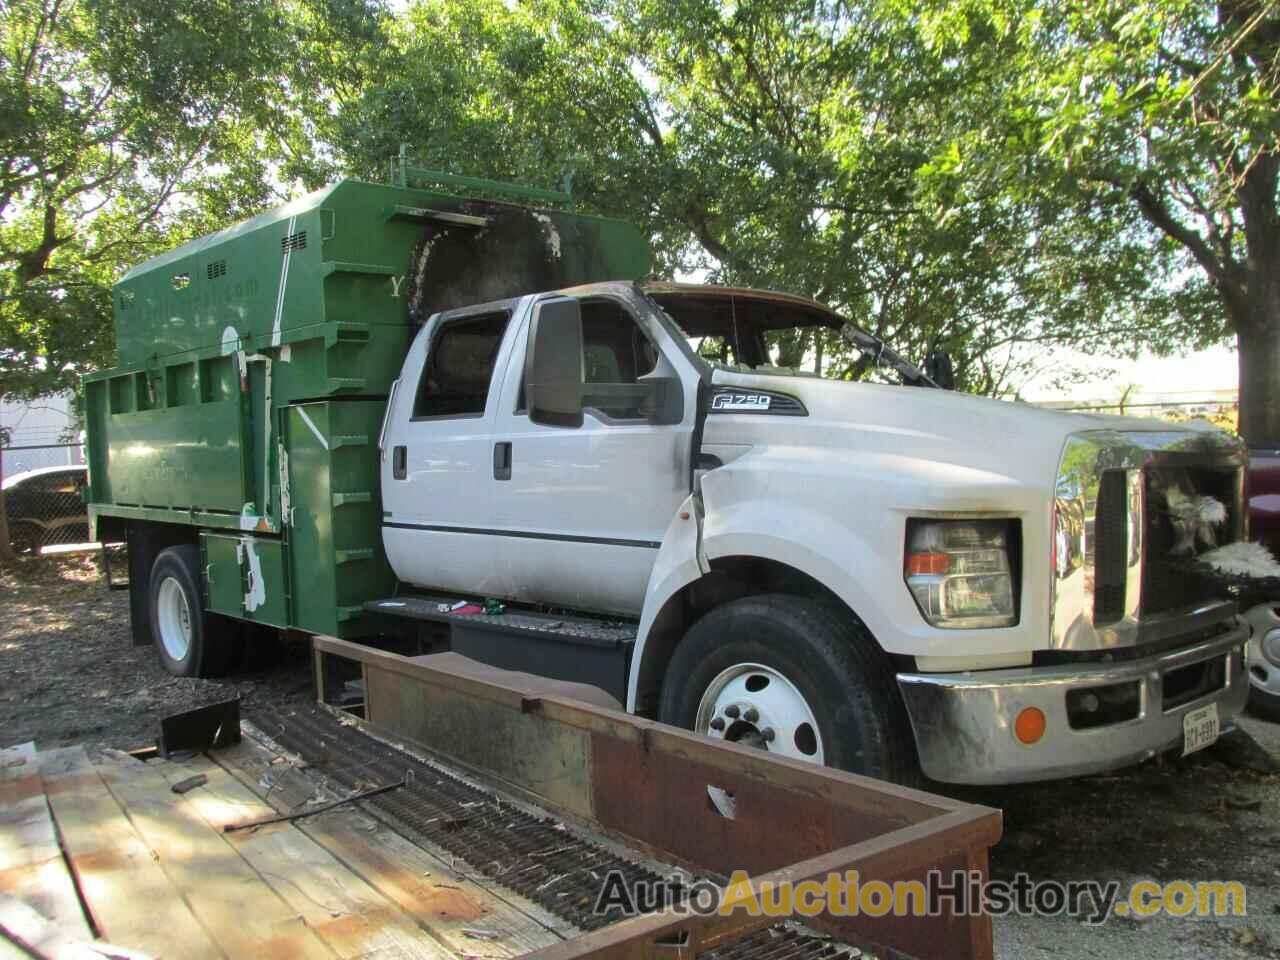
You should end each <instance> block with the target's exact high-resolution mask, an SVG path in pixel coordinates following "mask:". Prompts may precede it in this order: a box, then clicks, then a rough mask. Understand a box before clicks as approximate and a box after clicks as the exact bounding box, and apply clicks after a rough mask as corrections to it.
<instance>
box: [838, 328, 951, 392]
mask: <svg viewBox="0 0 1280 960" xmlns="http://www.w3.org/2000/svg"><path fill="white" fill-rule="evenodd" d="M840 336H842V337H844V338H845V340H847V341H849V343H851V344H853V346H855V347H857V348H858V349H859V350H861V351H863V352H864V353H867V354H869V355H870V356H871V361H872V363H873V364H874V365H875V367H876V369H877V370H878V369H880V368H881V367H888V368H889V369H891V370H894V371H895V372H897V373H898V374H899V375H900V376H901V377H902V379H903V380H905V381H906V382H907V383H910V384H914V385H915V386H918V387H933V388H934V389H935V390H941V389H942V388H941V387H940V386H938V384H937V383H935V382H934V381H933V380H931V379H930V378H929V377H928V376H927V375H926V374H925V372H924V371H923V370H921V369H920V368H919V367H917V366H916V365H915V364H914V363H912V362H911V361H910V360H905V359H903V358H902V357H900V356H899V355H898V354H896V353H894V352H893V350H891V349H890V348H889V346H888V345H887V344H886V343H885V342H884V341H883V340H881V339H880V338H879V337H877V336H873V335H872V334H870V333H867V331H865V330H862V329H860V328H858V327H855V326H854V325H853V324H851V323H846V324H845V325H844V326H843V327H841V328H840Z"/></svg>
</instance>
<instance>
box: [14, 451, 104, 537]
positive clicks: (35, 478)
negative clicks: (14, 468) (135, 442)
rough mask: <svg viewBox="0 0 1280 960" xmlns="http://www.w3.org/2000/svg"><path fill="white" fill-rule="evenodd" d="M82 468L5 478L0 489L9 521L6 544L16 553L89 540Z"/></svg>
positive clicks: (45, 469) (51, 469)
mask: <svg viewBox="0 0 1280 960" xmlns="http://www.w3.org/2000/svg"><path fill="white" fill-rule="evenodd" d="M87 482H88V470H87V469H86V468H85V467H84V466H68V467H43V468H41V469H39V470H28V471H26V472H25V473H16V474H14V475H13V476H12V477H7V478H6V479H5V481H4V483H3V485H0V490H3V492H4V506H5V513H6V515H7V517H8V519H9V542H10V543H12V544H13V548H14V549H15V550H17V551H19V552H20V553H36V552H38V551H39V550H40V548H41V547H47V546H50V545H51V544H56V543H84V542H85V541H87V540H88V539H89V513H88V510H87V509H86V508H85V504H84V496H83V494H84V488H85V485H86V483H87Z"/></svg>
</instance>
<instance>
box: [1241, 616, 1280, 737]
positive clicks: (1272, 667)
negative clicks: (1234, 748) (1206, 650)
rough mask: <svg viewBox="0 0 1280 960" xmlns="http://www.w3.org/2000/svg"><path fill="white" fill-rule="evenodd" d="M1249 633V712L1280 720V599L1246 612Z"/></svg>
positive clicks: (1266, 718) (1264, 717)
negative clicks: (1279, 601) (1278, 601)
mask: <svg viewBox="0 0 1280 960" xmlns="http://www.w3.org/2000/svg"><path fill="white" fill-rule="evenodd" d="M1245 619H1246V620H1247V621H1248V622H1249V627H1250V629H1251V631H1252V633H1251V635H1250V637H1249V662H1248V670H1249V704H1248V709H1249V712H1250V713H1252V714H1253V715H1254V716H1255V717H1260V718H1262V719H1263V720H1273V721H1275V722H1277V723H1280V603H1260V604H1258V605H1257V606H1255V607H1251V608H1250V609H1249V611H1248V612H1247V613H1245Z"/></svg>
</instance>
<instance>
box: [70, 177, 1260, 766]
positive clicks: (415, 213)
mask: <svg viewBox="0 0 1280 960" xmlns="http://www.w3.org/2000/svg"><path fill="white" fill-rule="evenodd" d="M398 171H399V172H398V176H397V178H396V179H397V182H396V183H394V184H391V185H382V184H370V183H361V182H358V181H350V180H348V181H343V182H342V183H339V184H336V185H334V186H332V187H329V188H326V189H325V190H322V191H319V192H317V193H315V194H312V195H309V196H307V197H303V198H299V199H298V200H296V201H294V202H292V203H290V204H288V205H286V206H285V207H282V208H280V209H278V210H274V211H270V212H268V213H264V214H262V215H261V216H259V217H255V218H254V219H252V220H249V221H246V222H245V223H243V224H240V225H238V226H236V227H233V228H230V229H228V230H225V231H222V232H221V233H218V234H214V235H211V236H209V237H205V238H201V239H199V240H196V241H193V242H191V243H189V244H186V245H184V246H182V247H179V248H177V249H175V250H173V251H170V252H168V253H166V254H163V255H161V256H159V257H156V258H154V259H152V260H151V261H148V262H147V263H145V264H142V265H140V266H139V267H137V268H135V269H134V270H132V271H130V272H129V274H128V275H126V276H125V277H124V278H122V279H121V281H120V283H119V284H117V286H116V289H115V291H114V292H113V300H114V303H115V315H116V334H117V337H116V339H117V347H118V353H119V366H117V367H116V368H114V369H112V370H106V371H103V372H101V373H96V374H93V375H92V376H90V377H87V378H86V382H85V409H86V429H87V432H88V445H87V446H88V456H89V478H90V482H89V496H88V501H89V511H90V516H91V519H92V522H93V524H94V527H95V530H94V532H95V535H96V536H98V537H99V538H101V539H103V540H104V541H108V540H111V541H114V540H118V539H126V540H127V541H128V543H129V547H130V549H129V567H130V571H129V572H130V576H129V580H130V588H131V591H132V595H131V598H130V609H131V615H132V621H133V637H134V642H136V643H155V645H156V648H157V652H158V654H159V656H160V658H161V661H162V662H163V664H164V666H165V668H166V669H168V670H169V671H171V672H172V673H175V674H179V675H199V674H207V673H212V672H216V671H218V670H219V669H222V668H225V667H226V665H227V663H228V661H229V659H230V658H229V654H230V653H231V652H232V650H233V649H234V646H235V644H236V643H237V642H238V641H237V638H239V640H240V641H242V640H243V639H244V637H243V635H242V633H241V632H240V631H239V629H238V627H237V624H239V623H249V624H257V625H262V626H269V627H274V628H288V629H292V630H297V631H303V632H307V633H311V634H331V635H336V636H339V637H341V638H346V639H358V640H368V641H371V642H392V641H394V642H398V643H403V644H405V645H412V646H414V647H416V648H417V649H418V650H420V651H427V650H432V651H434V650H442V649H450V650H453V651H456V652H459V653H462V654H464V655H466V656H470V657H473V658H475V659H479V660H483V661H486V662H488V663H490V664H493V665H496V666H500V667H507V668H510V669H519V670H526V671H532V672H538V673H542V674H545V675H548V676H553V677H557V678H560V679H567V680H576V681H585V682H588V683H592V684H594V685H596V686H598V687H601V688H603V689H604V690H606V691H608V692H609V693H610V694H612V695H613V696H614V697H615V698H616V700H617V701H618V702H619V704H620V705H623V706H625V708H626V709H628V710H632V711H636V712H639V713H642V714H645V715H648V716H656V717H659V718H661V719H663V720H666V721H669V722H671V723H674V724H679V725H681V726H684V727H689V728H693V729H696V730H698V731H700V732H702V733H705V734H707V735H708V736H713V737H722V738H726V739H729V740H735V741H739V742H742V743H747V744H752V745H755V746H757V747H760V748H762V749H766V750H769V751H772V752H776V753H780V754H783V755H786V756H789V757H794V758H800V759H805V760H811V761H815V762H822V763H828V764H833V765H837V766H840V767H845V768H848V769H851V770H855V771H859V772H863V773H868V774H871V775H873V776H878V777H884V778H889V779H897V780H910V779H912V778H913V777H914V776H917V775H918V774H919V772H921V771H923V773H924V774H926V775H927V776H929V777H931V778H934V779H935V780H939V781H947V782H953V783H1003V782H1012V781H1019V780H1033V779H1038V778H1051V777H1063V776H1070V775H1075V774H1082V773H1088V772H1091V771H1099V770H1106V769H1109V768H1113V767H1118V766H1121V765H1124V764H1129V763H1133V762H1136V761H1139V760H1142V759H1144V758H1147V757H1151V756H1154V755H1155V754H1157V753H1160V752H1162V751H1170V750H1172V751H1184V752H1186V751H1191V750H1195V749H1198V748H1200V747H1203V746H1205V745H1206V744H1208V743H1211V742H1212V741H1213V740H1214V739H1215V738H1216V737H1217V735H1218V732H1219V730H1220V729H1221V728H1222V726H1223V725H1224V724H1226V723H1227V722H1229V721H1230V719H1231V717H1232V716H1233V715H1234V714H1235V713H1236V711H1237V710H1239V709H1240V708H1241V706H1242V704H1243V703H1244V700H1245V698H1246V696H1247V694H1248V689H1249V682H1248V678H1247V676H1246V674H1245V672H1244V670H1245V667H1244V650H1245V645H1246V641H1247V639H1248V637H1247V632H1246V628H1245V627H1244V626H1243V625H1242V622H1241V621H1240V620H1239V619H1238V618H1237V616H1236V611H1235V603H1234V601H1233V600H1232V599H1231V598H1230V597H1229V596H1225V595H1224V593H1223V588H1222V587H1220V586H1218V585H1217V584H1216V583H1215V582H1214V581H1213V580H1212V579H1210V578H1205V577H1203V576H1201V575H1200V573H1199V572H1198V568H1197V563H1196V560H1195V558H1196V556H1197V554H1198V553H1199V552H1200V551H1204V550H1207V549H1209V548H1211V547H1212V546H1213V545H1215V544H1217V545H1222V544H1228V543H1231V542H1233V541H1237V540H1240V539H1242V538H1243V537H1244V534H1245V513H1244V510H1243V502H1244V501H1243V496H1244V492H1243V475H1244V474H1243V471H1244V468H1245V465H1246V458H1245V452H1244V450H1243V448H1242V447H1241V445H1239V444H1238V443H1237V442H1235V441H1234V440H1232V439H1231V438H1229V437H1227V436H1226V435H1225V434H1222V433H1220V432H1217V431H1214V430H1212V429H1210V428H1208V427H1200V426H1194V425H1186V426H1172V425H1169V424H1163V423H1158V422H1154V421H1146V420H1126V419H1119V418H1112V417H1084V416H1072V415H1067V414H1062V413H1054V412H1050V411H1047V410H1041V409H1035V408H1032V407H1028V406H1025V405H1021V404H1014V403H1005V402H999V401H994V400H986V399H979V398H976V397H968V396H960V395H957V394H955V393H954V392H950V391H948V390H944V389H938V383H937V382H936V381H935V379H933V378H930V377H928V376H926V375H925V374H924V373H922V372H921V371H920V370H918V369H917V368H915V367H914V366H912V365H911V364H910V363H908V362H906V361H904V360H903V359H901V358H900V357H898V356H897V355H895V354H894V352H893V351H892V350H891V349H889V348H888V347H886V346H885V345H884V344H882V343H880V342H879V341H878V340H876V339H875V338H874V337H871V336H870V335H868V334H866V333H864V332H861V331H859V330H857V329H856V328H855V327H853V326H852V325H850V324H847V323H846V322H845V320H844V319H843V318H841V317H839V316H837V315H836V314H834V313H833V312H832V311H831V310H829V309H828V308H826V307H824V306H822V305H820V304H817V303H814V302H812V301H809V300H805V299H802V298H797V297H792V296H787V295H783V294H775V293H768V292H763V291H758V290H740V289H729V288H724V287H710V286H678V285H672V284H663V283H653V282H645V281H636V280H635V278H638V277H643V276H645V275H646V274H647V273H648V270H649V260H648V250H647V245H646V244H645V243H644V240H643V237H642V236H641V234H640V233H639V231H637V230H635V229H634V228H632V227H629V226H628V225H626V224H621V223H619V222H617V221H608V220H603V219H601V218H598V217H591V216H586V215H581V214H575V213H572V212H566V211H557V210H540V209H530V208H527V207H521V206H516V205H513V204H510V203H497V202H492V201H489V200H486V201H484V202H480V201H472V200H466V199H462V198H458V197H454V196H450V195H446V194H443V193H438V192H432V191H427V190H423V189H418V188H415V187H413V186H411V185H410V184H409V180H410V179H411V178H412V177H417V178H419V179H422V178H427V179H432V178H433V179H434V180H436V181H440V182H446V183H456V182H457V181H458V180H459V179H460V178H457V177H452V176H451V175H448V174H439V173H432V172H430V171H426V172H424V171H418V170H416V168H410V167H408V166H407V165H406V164H405V162H404V161H402V162H401V165H400V167H399V168H398ZM476 184H479V185H480V186H481V187H483V188H484V190H485V192H486V193H487V194H494V193H497V194H499V195H502V196H508V195H515V196H517V197H519V198H521V199H524V200H528V199H531V198H532V199H548V195H547V192H546V191H529V190H527V189H514V188H510V187H509V186H504V185H502V184H494V183H488V182H480V181H471V180H467V181H466V185H467V186H469V187H470V186H475V185H476ZM550 199H552V200H556V201H563V200H564V199H566V198H564V197H562V196H560V195H558V194H557V195H554V196H550ZM619 277H622V278H626V279H625V280H623V281H618V280H617V278H619ZM595 281H609V282H595ZM582 284H587V285H582ZM531 290H551V291H558V292H550V293H539V294H531V295H523V296H519V297H516V298H514V299H499V298H501V297H510V296H511V295H512V294H513V293H521V294H525V293H527V292H528V291H531ZM494 301H496V302H494ZM798 328H799V329H803V328H830V329H832V330H839V331H841V333H842V334H843V335H844V336H845V337H846V339H848V340H849V341H850V342H851V343H852V344H853V345H854V346H856V347H857V348H858V349H859V350H860V351H862V353H863V355H865V356H866V357H868V358H869V362H870V363H872V364H874V365H876V367H877V369H878V371H879V372H880V374H881V375H880V376H879V377H877V378H876V379H887V378H888V377H887V375H889V374H892V376H893V377H895V378H896V379H897V380H899V381H901V383H900V385H891V384H890V383H879V382H843V381H833V380H824V379H820V378H817V377H814V376H810V375H803V374H800V373H798V372H796V371H788V370H782V369H778V368H777V367H775V366H773V365H772V362H771V354H770V351H769V348H768V343H769V342H770V338H771V334H773V333H775V332H777V331H786V330H794V329H798ZM397 371H398V378H397ZM937 379H942V375H941V374H939V376H938V378H937ZM393 381H394V382H393ZM486 600H488V601H501V602H503V603H505V610H504V611H502V612H499V610H498V607H499V604H498V603H494V602H490V603H488V604H487V605H486V606H484V607H482V606H480V605H478V604H476V603H474V601H480V602H483V601H486ZM464 601H472V602H471V603H468V604H464V603H463V602H464ZM244 632H245V633H249V634H252V633H253V632H254V631H252V630H246V631H244ZM353 690H356V691H357V694H358V684H356V686H355V687H353Z"/></svg>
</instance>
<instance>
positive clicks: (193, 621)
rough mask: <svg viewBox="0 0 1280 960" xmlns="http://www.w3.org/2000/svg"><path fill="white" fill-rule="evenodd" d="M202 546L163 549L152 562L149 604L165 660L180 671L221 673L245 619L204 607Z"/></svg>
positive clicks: (190, 674) (172, 669)
mask: <svg viewBox="0 0 1280 960" xmlns="http://www.w3.org/2000/svg"><path fill="white" fill-rule="evenodd" d="M200 584H201V579H200V548H199V547H197V546H196V545H195V544H193V543H184V544H180V545H178V546H176V547H169V548H168V549H167V550H162V551H160V554H159V555H158V556H157V557H156V562H155V564H154V565H153V566H152V567H151V578H150V588H149V591H148V604H147V606H148V609H149V613H150V618H151V633H152V636H153V637H154V638H155V645H156V651H157V652H158V653H159V654H160V663H161V664H162V665H163V666H164V668H165V670H166V671H168V672H169V673H171V674H173V675H174V676H175V677H215V676H218V675H220V674H222V673H224V672H226V670H227V668H228V667H229V666H230V664H231V660H232V658H233V656H234V654H235V652H236V640H237V639H238V637H239V625H238V624H234V623H229V622H227V621H225V620H224V618H222V617H217V616H214V615H211V614H210V613H209V612H208V611H206V610H205V608H204V591H203V590H202V589H201V585H200Z"/></svg>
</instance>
